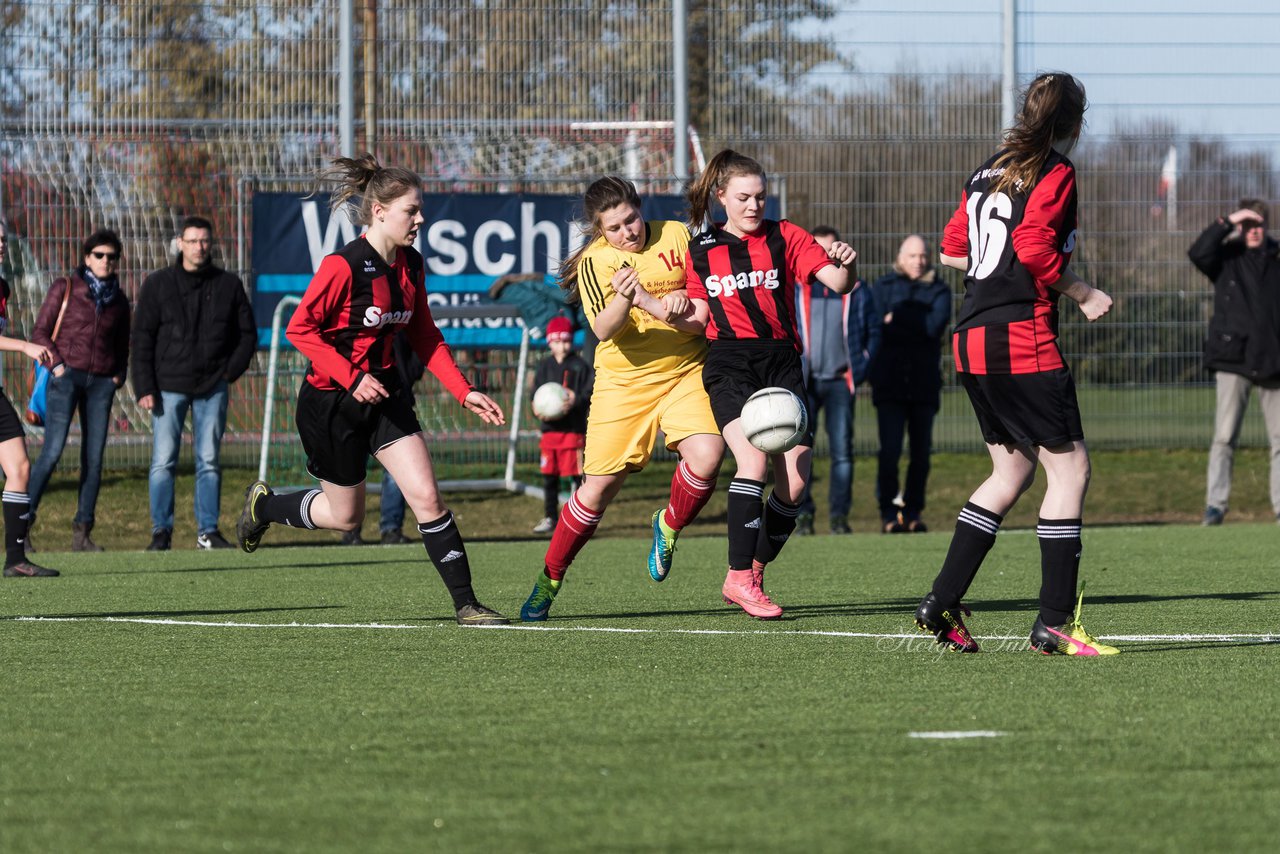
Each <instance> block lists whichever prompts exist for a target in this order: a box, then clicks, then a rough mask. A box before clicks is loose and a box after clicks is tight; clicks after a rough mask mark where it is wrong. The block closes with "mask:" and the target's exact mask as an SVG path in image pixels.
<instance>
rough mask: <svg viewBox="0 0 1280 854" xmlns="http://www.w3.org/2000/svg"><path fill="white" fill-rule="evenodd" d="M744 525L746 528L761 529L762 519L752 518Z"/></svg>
mask: <svg viewBox="0 0 1280 854" xmlns="http://www.w3.org/2000/svg"><path fill="white" fill-rule="evenodd" d="M742 527H744V528H756V529H759V527H760V520H759V519H752V520H751V521H750V522H748V523H747V524H745V525H743V526H742Z"/></svg>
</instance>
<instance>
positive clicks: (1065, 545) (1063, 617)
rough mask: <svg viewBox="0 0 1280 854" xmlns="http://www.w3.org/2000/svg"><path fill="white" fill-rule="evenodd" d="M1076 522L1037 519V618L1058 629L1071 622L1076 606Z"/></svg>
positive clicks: (1078, 546) (1078, 566)
mask: <svg viewBox="0 0 1280 854" xmlns="http://www.w3.org/2000/svg"><path fill="white" fill-rule="evenodd" d="M1080 527H1081V520H1079V519H1041V520H1040V523H1039V524H1038V525H1037V526H1036V536H1037V537H1038V538H1039V539H1040V619H1041V620H1043V621H1044V624H1045V625H1046V626H1060V625H1062V624H1063V623H1065V622H1067V620H1069V619H1071V614H1072V612H1073V611H1075V607H1076V583H1077V581H1078V580H1079V578H1080V550H1081V542H1080Z"/></svg>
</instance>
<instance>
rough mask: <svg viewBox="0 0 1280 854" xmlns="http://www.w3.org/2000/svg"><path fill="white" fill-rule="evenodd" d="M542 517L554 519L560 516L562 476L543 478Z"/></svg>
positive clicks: (549, 475) (545, 475) (545, 476)
mask: <svg viewBox="0 0 1280 854" xmlns="http://www.w3.org/2000/svg"><path fill="white" fill-rule="evenodd" d="M542 515H543V516H546V517H547V518H548V519H554V518H556V517H557V516H559V515H560V475H558V474H544V475H543V476H542Z"/></svg>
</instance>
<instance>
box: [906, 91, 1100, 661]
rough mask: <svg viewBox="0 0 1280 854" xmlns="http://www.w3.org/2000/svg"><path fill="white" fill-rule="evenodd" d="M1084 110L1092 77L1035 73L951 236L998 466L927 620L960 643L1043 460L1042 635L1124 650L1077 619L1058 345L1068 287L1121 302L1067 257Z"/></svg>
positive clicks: (1034, 634) (1076, 294) (1094, 298)
mask: <svg viewBox="0 0 1280 854" xmlns="http://www.w3.org/2000/svg"><path fill="white" fill-rule="evenodd" d="M1084 110H1085V96H1084V88H1083V87H1082V86H1081V85H1080V84H1079V82H1078V81H1076V79H1075V78H1074V77H1072V76H1071V75H1069V74H1062V73H1053V74H1042V75H1040V76H1039V77H1037V78H1036V79H1035V80H1034V81H1033V82H1032V83H1031V84H1030V86H1029V87H1028V88H1027V91H1026V93H1025V95H1024V99H1023V106H1022V109H1021V111H1020V112H1019V115H1018V121H1017V123H1016V124H1015V126H1014V127H1013V128H1011V129H1010V130H1009V132H1008V134H1007V136H1006V139H1005V144H1004V146H1003V147H1002V148H1001V149H1000V150H999V151H997V152H996V153H995V154H994V155H993V156H992V157H991V158H989V159H988V160H987V161H986V162H985V163H983V164H982V165H981V166H980V167H978V169H977V170H976V171H974V172H973V174H972V175H970V176H969V179H968V180H967V181H966V182H965V185H964V190H963V192H962V194H961V197H960V205H959V207H958V208H957V209H956V212H955V214H954V215H952V217H951V221H950V222H949V223H948V224H947V227H946V231H945V232H944V235H943V239H942V245H941V250H942V263H943V264H946V265H947V266H949V267H954V268H956V269H959V270H964V271H965V297H964V303H963V305H962V306H961V309H960V315H959V318H958V320H957V322H956V331H955V336H954V339H953V348H954V353H955V362H956V372H957V374H958V375H959V378H960V383H961V385H963V386H964V388H965V391H966V392H968V394H969V400H970V401H971V402H972V403H973V408H974V412H975V413H977V416H978V423H979V425H980V426H981V428H982V435H983V439H985V440H986V442H987V449H988V452H989V453H990V455H991V462H992V471H991V475H990V477H988V478H987V480H986V481H985V482H984V483H983V484H982V485H981V486H979V487H978V489H977V491H976V492H974V493H973V495H972V496H971V497H970V498H969V503H968V504H966V505H965V506H964V508H963V509H962V510H961V511H960V517H959V519H958V521H957V522H956V532H955V535H954V536H953V538H952V540H951V546H950V549H949V551H948V552H947V557H946V560H945V561H944V563H943V566H942V570H941V571H940V572H939V573H938V577H937V579H936V580H935V581H934V583H933V590H932V592H930V593H929V594H928V595H927V596H926V597H925V598H924V601H923V602H921V603H920V607H919V608H918V609H917V610H916V625H918V626H919V627H920V628H921V629H922V630H924V631H928V632H930V633H932V634H933V635H934V636H935V637H936V638H937V640H938V643H940V644H943V645H945V646H947V647H949V648H950V649H954V650H958V651H962V652H976V651H977V649H978V645H977V643H976V642H974V640H973V638H972V637H971V636H970V635H969V632H968V630H967V629H966V628H965V625H964V621H963V619H962V618H961V617H960V613H961V612H962V611H963V610H964V609H963V606H962V605H961V604H960V600H961V597H963V596H964V594H965V593H966V591H967V590H968V588H969V585H970V584H971V583H972V582H973V578H974V575H975V574H976V573H977V571H978V568H979V567H980V566H981V565H982V561H983V560H984V558H985V557H986V555H987V552H988V551H990V549H991V547H992V546H993V545H994V544H995V539H996V533H997V532H998V531H999V529H1000V523H1001V522H1002V521H1003V520H1004V516H1005V514H1006V513H1008V512H1009V510H1010V509H1011V508H1012V507H1013V505H1014V504H1015V503H1016V502H1017V500H1018V498H1019V497H1020V496H1021V495H1022V493H1023V492H1025V491H1026V490H1027V489H1028V488H1029V487H1030V486H1031V483H1032V481H1033V480H1034V478H1035V470H1036V466H1037V464H1040V465H1043V466H1044V468H1045V472H1046V475H1047V479H1048V488H1047V489H1046V491H1045V496H1044V501H1043V502H1042V503H1041V505H1040V522H1039V526H1038V528H1037V533H1038V534H1039V539H1040V555H1041V579H1042V580H1041V587H1040V613H1039V616H1038V617H1037V619H1036V622H1035V624H1034V626H1033V627H1032V630H1031V644H1032V646H1033V648H1035V649H1036V650H1038V651H1040V652H1043V653H1046V654H1047V653H1061V654H1067V655H1100V654H1109V653H1114V652H1117V651H1118V650H1116V649H1115V648H1114V647H1109V646H1106V645H1104V644H1100V643H1098V642H1097V641H1096V640H1094V639H1093V638H1092V637H1090V636H1089V635H1088V634H1087V633H1086V632H1085V631H1084V629H1083V627H1081V626H1080V624H1079V611H1078V601H1077V599H1076V595H1075V591H1076V583H1077V580H1078V577H1079V570H1080V548H1081V541H1080V531H1081V525H1082V521H1081V517H1082V515H1083V509H1084V496H1085V491H1086V490H1087V488H1088V485H1089V451H1088V448H1087V447H1086V446H1085V443H1084V431H1083V429H1082V428H1081V424H1080V409H1079V406H1078V404H1077V403H1076V392H1075V384H1074V382H1073V380H1072V378H1071V372H1070V370H1069V369H1068V368H1067V365H1066V363H1065V362H1064V361H1063V359H1062V354H1061V352H1060V351H1059V349H1058V308H1057V303H1058V295H1059V294H1066V295H1067V296H1068V297H1070V298H1071V299H1073V300H1074V301H1075V302H1076V303H1078V304H1079V306H1080V309H1081V310H1082V311H1083V312H1084V314H1085V317H1087V318H1088V319H1089V320H1097V319H1098V318H1100V317H1102V316H1103V315H1104V314H1106V313H1107V311H1108V310H1110V308H1111V298H1110V297H1109V296H1107V295H1106V294H1105V293H1103V292H1102V291H1100V290H1098V289H1096V288H1093V287H1091V286H1090V285H1089V284H1087V283H1086V282H1084V281H1082V280H1081V279H1080V278H1078V277H1077V276H1076V275H1075V274H1074V273H1073V272H1072V271H1071V268H1070V267H1069V266H1068V265H1069V263H1070V261H1071V254H1072V251H1073V250H1074V249H1075V244H1076V173H1075V167H1074V166H1073V165H1072V163H1071V161H1070V160H1069V159H1067V155H1068V154H1069V153H1070V151H1071V149H1072V148H1073V147H1074V145H1075V143H1076V141H1077V139H1079V136H1080V131H1081V129H1082V127H1083V125H1084ZM1073 607H1074V608H1075V610H1076V617H1075V619H1074V620H1073V621H1071V622H1070V624H1069V623H1068V618H1070V617H1071V614H1072V611H1073Z"/></svg>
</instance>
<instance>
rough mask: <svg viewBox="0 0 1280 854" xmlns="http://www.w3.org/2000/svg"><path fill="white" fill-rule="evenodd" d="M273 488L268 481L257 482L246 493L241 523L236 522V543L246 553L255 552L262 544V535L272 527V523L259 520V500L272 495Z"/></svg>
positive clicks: (250, 485)
mask: <svg viewBox="0 0 1280 854" xmlns="http://www.w3.org/2000/svg"><path fill="white" fill-rule="evenodd" d="M271 494H272V492H271V487H269V486H267V484H266V481H262V480H255V481H254V482H253V483H251V484H249V488H248V489H246V490H245V491H244V510H242V511H241V513H240V521H238V522H236V542H237V543H239V544H240V548H241V549H243V550H244V551H246V552H253V551H255V550H256V549H257V548H258V544H259V543H261V542H262V535H263V534H265V533H266V532H267V528H270V527H271V523H270V522H267V521H265V520H261V519H259V518H258V514H257V506H258V501H259V499H262V498H266V497H267V496H268V495H271Z"/></svg>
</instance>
